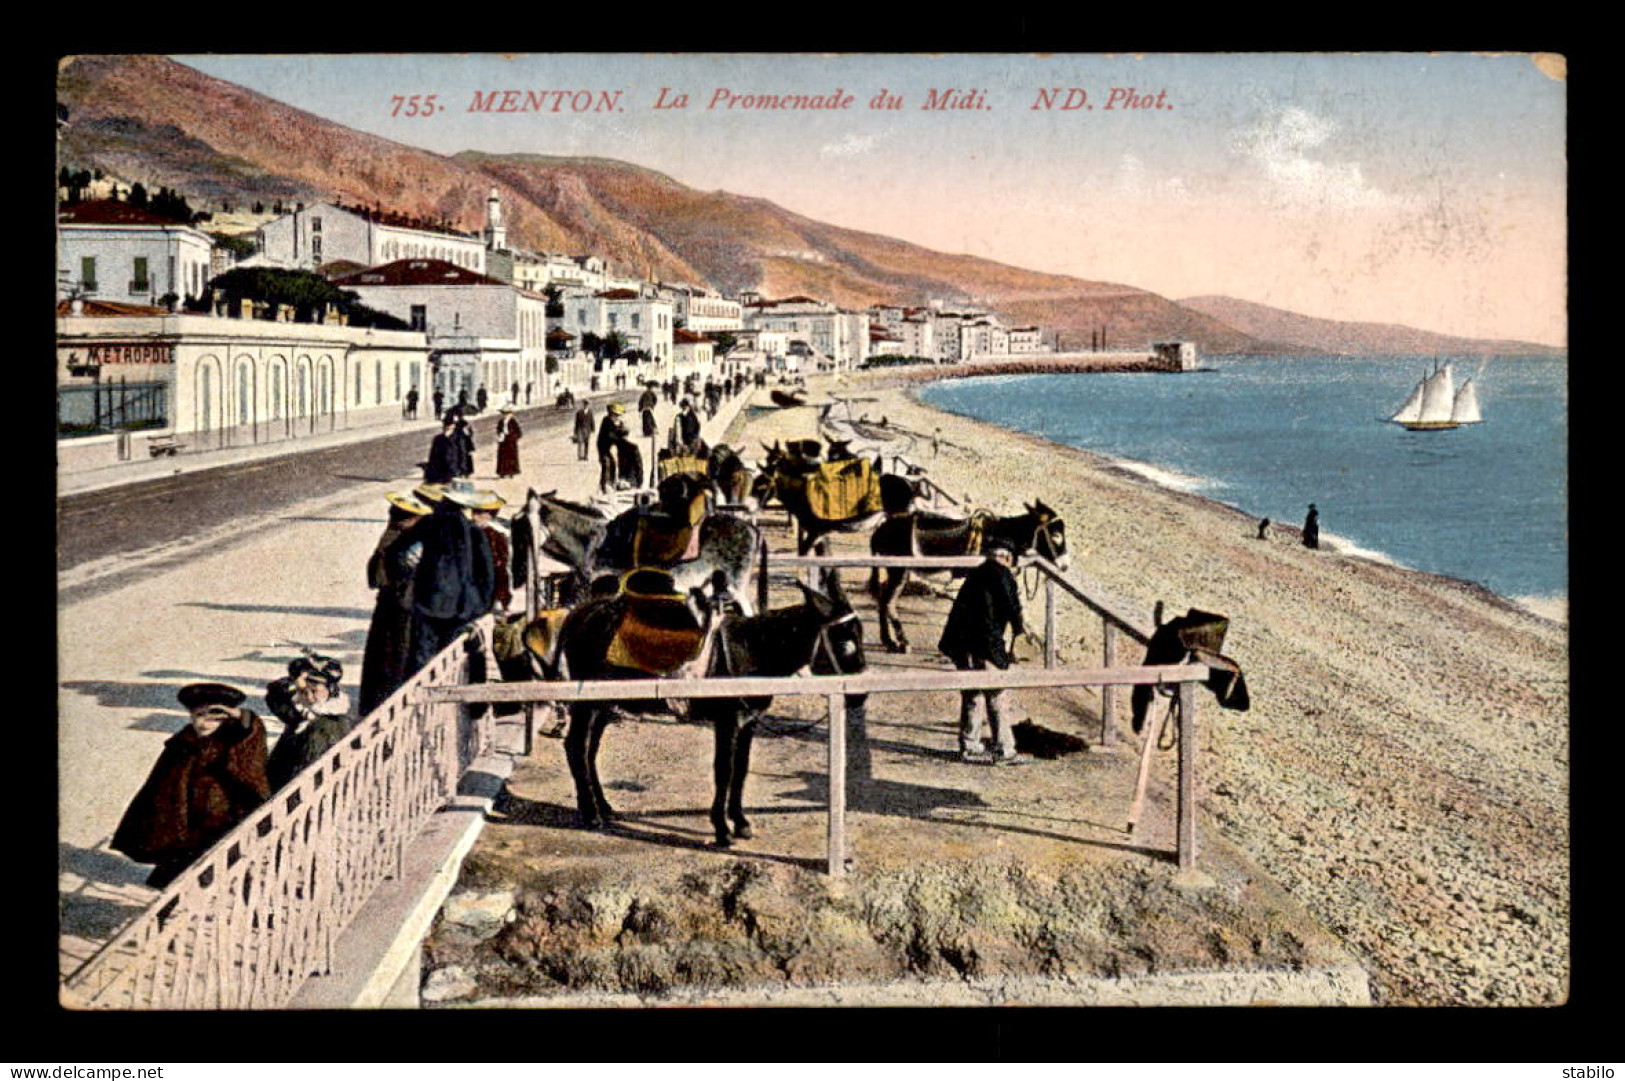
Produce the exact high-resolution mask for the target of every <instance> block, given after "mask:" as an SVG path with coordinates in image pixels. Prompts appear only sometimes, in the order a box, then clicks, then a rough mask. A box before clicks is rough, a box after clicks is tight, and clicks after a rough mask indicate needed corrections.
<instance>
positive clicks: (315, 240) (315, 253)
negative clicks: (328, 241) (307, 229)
mask: <svg viewBox="0 0 1625 1081" xmlns="http://www.w3.org/2000/svg"><path fill="white" fill-rule="evenodd" d="M310 257H311V258H312V259H314V260H315V261H316V262H318V263H319V262H321V261H322V238H321V237H319V236H313V237H311V238H310Z"/></svg>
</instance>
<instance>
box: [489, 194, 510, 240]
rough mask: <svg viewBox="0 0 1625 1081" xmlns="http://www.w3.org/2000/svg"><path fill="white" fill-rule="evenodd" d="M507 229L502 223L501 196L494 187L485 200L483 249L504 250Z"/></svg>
mask: <svg viewBox="0 0 1625 1081" xmlns="http://www.w3.org/2000/svg"><path fill="white" fill-rule="evenodd" d="M507 247H508V229H507V227H506V226H504V225H503V224H502V196H500V195H498V194H497V190H496V189H495V188H492V189H491V194H490V196H489V197H488V198H487V199H486V200H485V250H486V251H506V250H507Z"/></svg>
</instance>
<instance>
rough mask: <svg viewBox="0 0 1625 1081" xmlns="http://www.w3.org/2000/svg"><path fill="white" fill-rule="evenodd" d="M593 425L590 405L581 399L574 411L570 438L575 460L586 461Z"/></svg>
mask: <svg viewBox="0 0 1625 1081" xmlns="http://www.w3.org/2000/svg"><path fill="white" fill-rule="evenodd" d="M594 430H595V425H594V424H593V419H592V405H591V404H589V403H588V401H587V399H585V398H583V399H581V406H580V408H578V409H577V410H576V419H575V429H574V433H573V435H572V436H571V438H573V439H574V440H575V444H576V459H577V460H578V461H582V462H584V461H586V460H587V448H588V447H589V446H591V445H592V435H593V431H594Z"/></svg>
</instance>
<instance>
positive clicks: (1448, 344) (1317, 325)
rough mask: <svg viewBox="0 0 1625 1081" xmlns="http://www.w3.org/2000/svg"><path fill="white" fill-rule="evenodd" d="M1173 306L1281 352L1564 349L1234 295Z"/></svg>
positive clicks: (1537, 352) (1527, 352) (1546, 352)
mask: <svg viewBox="0 0 1625 1081" xmlns="http://www.w3.org/2000/svg"><path fill="white" fill-rule="evenodd" d="M1179 305H1180V306H1181V307H1183V308H1187V309H1190V310H1192V311H1196V312H1201V313H1204V314H1206V315H1208V316H1211V317H1212V318H1214V319H1217V320H1219V321H1220V322H1223V323H1226V324H1228V325H1230V326H1232V327H1235V328H1236V329H1237V330H1238V331H1240V332H1241V333H1243V334H1247V335H1251V336H1253V337H1256V338H1263V339H1268V340H1271V341H1277V342H1283V343H1287V345H1288V346H1289V349H1288V350H1286V351H1292V352H1302V353H1334V354H1335V353H1348V354H1352V355H1366V354H1386V355H1395V356H1406V355H1411V354H1415V355H1422V356H1426V355H1429V354H1440V353H1442V354H1446V355H1457V356H1459V355H1462V354H1467V355H1474V356H1476V355H1490V356H1564V355H1566V354H1567V353H1568V350H1567V349H1563V348H1558V347H1556V346H1550V345H1537V344H1535V343H1534V342H1520V341H1507V340H1490V339H1480V338H1458V337H1454V336H1452V335H1448V334H1435V333H1433V332H1432V331H1427V330H1417V329H1416V328H1414V327H1405V326H1396V325H1393V324H1389V323H1351V322H1343V321H1340V320H1335V319H1316V318H1313V317H1311V316H1307V315H1299V314H1298V313H1297V312H1290V311H1285V310H1283V309H1281V308H1271V307H1268V306H1266V305H1263V304H1254V303H1252V302H1251V301H1246V300H1237V299H1235V298H1234V297H1215V296H1203V297H1186V298H1185V299H1184V300H1181V301H1179Z"/></svg>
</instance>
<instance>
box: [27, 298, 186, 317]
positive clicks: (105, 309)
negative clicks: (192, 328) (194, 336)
mask: <svg viewBox="0 0 1625 1081" xmlns="http://www.w3.org/2000/svg"><path fill="white" fill-rule="evenodd" d="M56 314H58V315H72V314H73V301H71V300H59V301H57V302H56ZM79 314H80V315H89V316H93V317H109V316H128V315H173V314H174V312H171V311H170V310H169V309H168V308H154V307H152V306H151V305H149V304H121V303H119V302H118V301H116V300H87V301H85V302H84V308H83V310H82V311H81V312H80V313H79Z"/></svg>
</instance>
